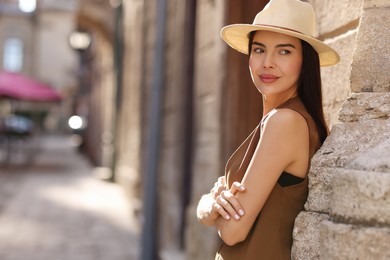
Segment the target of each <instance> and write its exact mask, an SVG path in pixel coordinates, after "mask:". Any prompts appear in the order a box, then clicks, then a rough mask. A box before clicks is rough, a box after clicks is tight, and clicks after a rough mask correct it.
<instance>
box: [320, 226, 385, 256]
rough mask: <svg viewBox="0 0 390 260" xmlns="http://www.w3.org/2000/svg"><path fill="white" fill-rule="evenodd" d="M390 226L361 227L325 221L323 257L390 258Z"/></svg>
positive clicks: (322, 243) (322, 227)
mask: <svg viewBox="0 0 390 260" xmlns="http://www.w3.org/2000/svg"><path fill="white" fill-rule="evenodd" d="M389 244H390V228H388V227H383V228H376V227H361V226H354V225H346V224H336V223H332V222H330V221H324V222H323V223H322V226H321V253H320V255H321V259H334V260H338V259H340V260H341V259H342V260H345V259H358V260H360V259H361V260H366V259H375V260H382V259H383V260H385V259H390V247H389Z"/></svg>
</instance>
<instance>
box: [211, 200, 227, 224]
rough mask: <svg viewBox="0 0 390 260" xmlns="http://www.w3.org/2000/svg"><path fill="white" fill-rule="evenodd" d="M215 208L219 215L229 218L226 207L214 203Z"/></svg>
mask: <svg viewBox="0 0 390 260" xmlns="http://www.w3.org/2000/svg"><path fill="white" fill-rule="evenodd" d="M213 210H215V211H216V212H218V214H219V215H221V216H222V217H223V218H224V219H226V220H229V219H230V215H229V214H228V213H227V212H226V211H225V209H224V208H223V207H222V206H221V205H219V204H218V203H214V204H213Z"/></svg>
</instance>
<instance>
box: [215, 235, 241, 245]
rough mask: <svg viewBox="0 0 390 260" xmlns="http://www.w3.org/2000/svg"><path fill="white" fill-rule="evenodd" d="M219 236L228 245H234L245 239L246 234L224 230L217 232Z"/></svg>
mask: <svg viewBox="0 0 390 260" xmlns="http://www.w3.org/2000/svg"><path fill="white" fill-rule="evenodd" d="M219 236H220V238H221V239H222V241H223V242H224V243H225V244H226V245H228V246H234V245H235V244H238V243H240V242H242V241H244V240H245V239H246V234H243V233H242V232H232V233H229V234H228V233H226V232H219Z"/></svg>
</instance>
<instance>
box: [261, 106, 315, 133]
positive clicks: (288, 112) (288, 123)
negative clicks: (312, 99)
mask: <svg viewBox="0 0 390 260" xmlns="http://www.w3.org/2000/svg"><path fill="white" fill-rule="evenodd" d="M264 128H265V129H267V128H268V129H272V130H273V131H274V130H275V128H278V129H280V131H291V130H299V129H307V128H308V125H307V122H306V119H305V118H304V117H303V116H302V115H301V114H300V113H298V112H297V111H295V110H293V109H290V108H280V109H275V110H273V111H272V112H271V113H270V115H269V116H268V117H267V119H266V120H265V122H264Z"/></svg>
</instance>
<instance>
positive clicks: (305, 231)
mask: <svg viewBox="0 0 390 260" xmlns="http://www.w3.org/2000/svg"><path fill="white" fill-rule="evenodd" d="M328 219H329V215H327V214H319V213H314V212H301V213H300V214H299V215H298V217H297V218H296V220H295V226H294V232H293V236H294V244H293V247H292V252H291V254H292V259H311V260H314V259H319V258H320V224H321V223H322V222H323V221H324V220H328Z"/></svg>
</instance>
